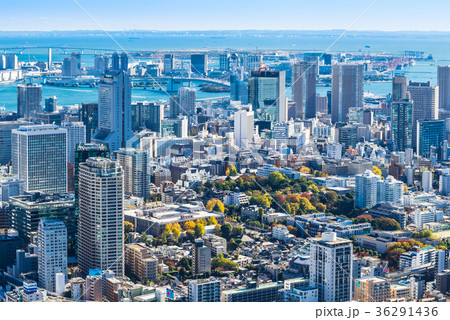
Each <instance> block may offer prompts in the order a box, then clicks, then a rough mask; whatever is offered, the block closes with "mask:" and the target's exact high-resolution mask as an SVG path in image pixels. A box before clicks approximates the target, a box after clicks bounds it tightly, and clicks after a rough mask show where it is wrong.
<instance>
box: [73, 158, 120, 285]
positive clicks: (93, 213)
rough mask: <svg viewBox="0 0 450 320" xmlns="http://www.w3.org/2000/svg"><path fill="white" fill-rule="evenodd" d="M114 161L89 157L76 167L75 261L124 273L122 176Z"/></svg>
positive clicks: (83, 268)
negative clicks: (77, 207) (77, 171)
mask: <svg viewBox="0 0 450 320" xmlns="http://www.w3.org/2000/svg"><path fill="white" fill-rule="evenodd" d="M122 174H123V172H122V168H121V167H120V165H119V163H118V162H115V161H112V160H110V159H106V158H89V159H87V160H86V162H85V163H81V164H80V168H79V180H78V181H79V185H78V193H79V217H78V261H79V266H80V270H81V272H82V273H83V274H88V273H89V269H100V270H104V271H105V270H111V271H113V272H114V273H115V274H116V275H117V276H119V277H120V276H122V275H123V274H124V257H123V254H124V251H123V250H124V229H123V176H122Z"/></svg>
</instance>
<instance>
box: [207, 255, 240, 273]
mask: <svg viewBox="0 0 450 320" xmlns="http://www.w3.org/2000/svg"><path fill="white" fill-rule="evenodd" d="M211 269H213V270H215V271H234V272H238V271H239V265H238V264H237V263H236V262H234V261H232V260H230V259H226V258H225V257H224V256H223V254H219V255H218V256H217V257H215V258H214V259H212V261H211Z"/></svg>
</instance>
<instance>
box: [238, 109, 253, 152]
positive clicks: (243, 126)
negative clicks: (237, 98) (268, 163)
mask: <svg viewBox="0 0 450 320" xmlns="http://www.w3.org/2000/svg"><path fill="white" fill-rule="evenodd" d="M254 120H255V113H254V112H253V111H246V110H239V111H237V112H235V113H234V144H235V145H236V146H238V147H239V148H248V147H249V145H250V143H251V142H252V140H253V135H254V132H255V121H254Z"/></svg>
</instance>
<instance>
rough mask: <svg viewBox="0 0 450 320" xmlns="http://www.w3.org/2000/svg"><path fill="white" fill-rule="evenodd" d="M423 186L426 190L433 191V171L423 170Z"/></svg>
mask: <svg viewBox="0 0 450 320" xmlns="http://www.w3.org/2000/svg"><path fill="white" fill-rule="evenodd" d="M422 188H423V191H425V192H433V173H432V172H431V171H429V170H426V171H422Z"/></svg>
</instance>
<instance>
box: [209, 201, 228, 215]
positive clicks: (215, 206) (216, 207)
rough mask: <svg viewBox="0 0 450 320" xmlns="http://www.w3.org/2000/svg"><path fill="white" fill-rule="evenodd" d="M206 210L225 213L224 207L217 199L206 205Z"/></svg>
mask: <svg viewBox="0 0 450 320" xmlns="http://www.w3.org/2000/svg"><path fill="white" fill-rule="evenodd" d="M205 208H206V210H209V211H216V212H221V213H224V212H225V205H224V204H223V202H222V201H220V200H219V199H211V200H209V201H208V202H207V203H206V206H205Z"/></svg>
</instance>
